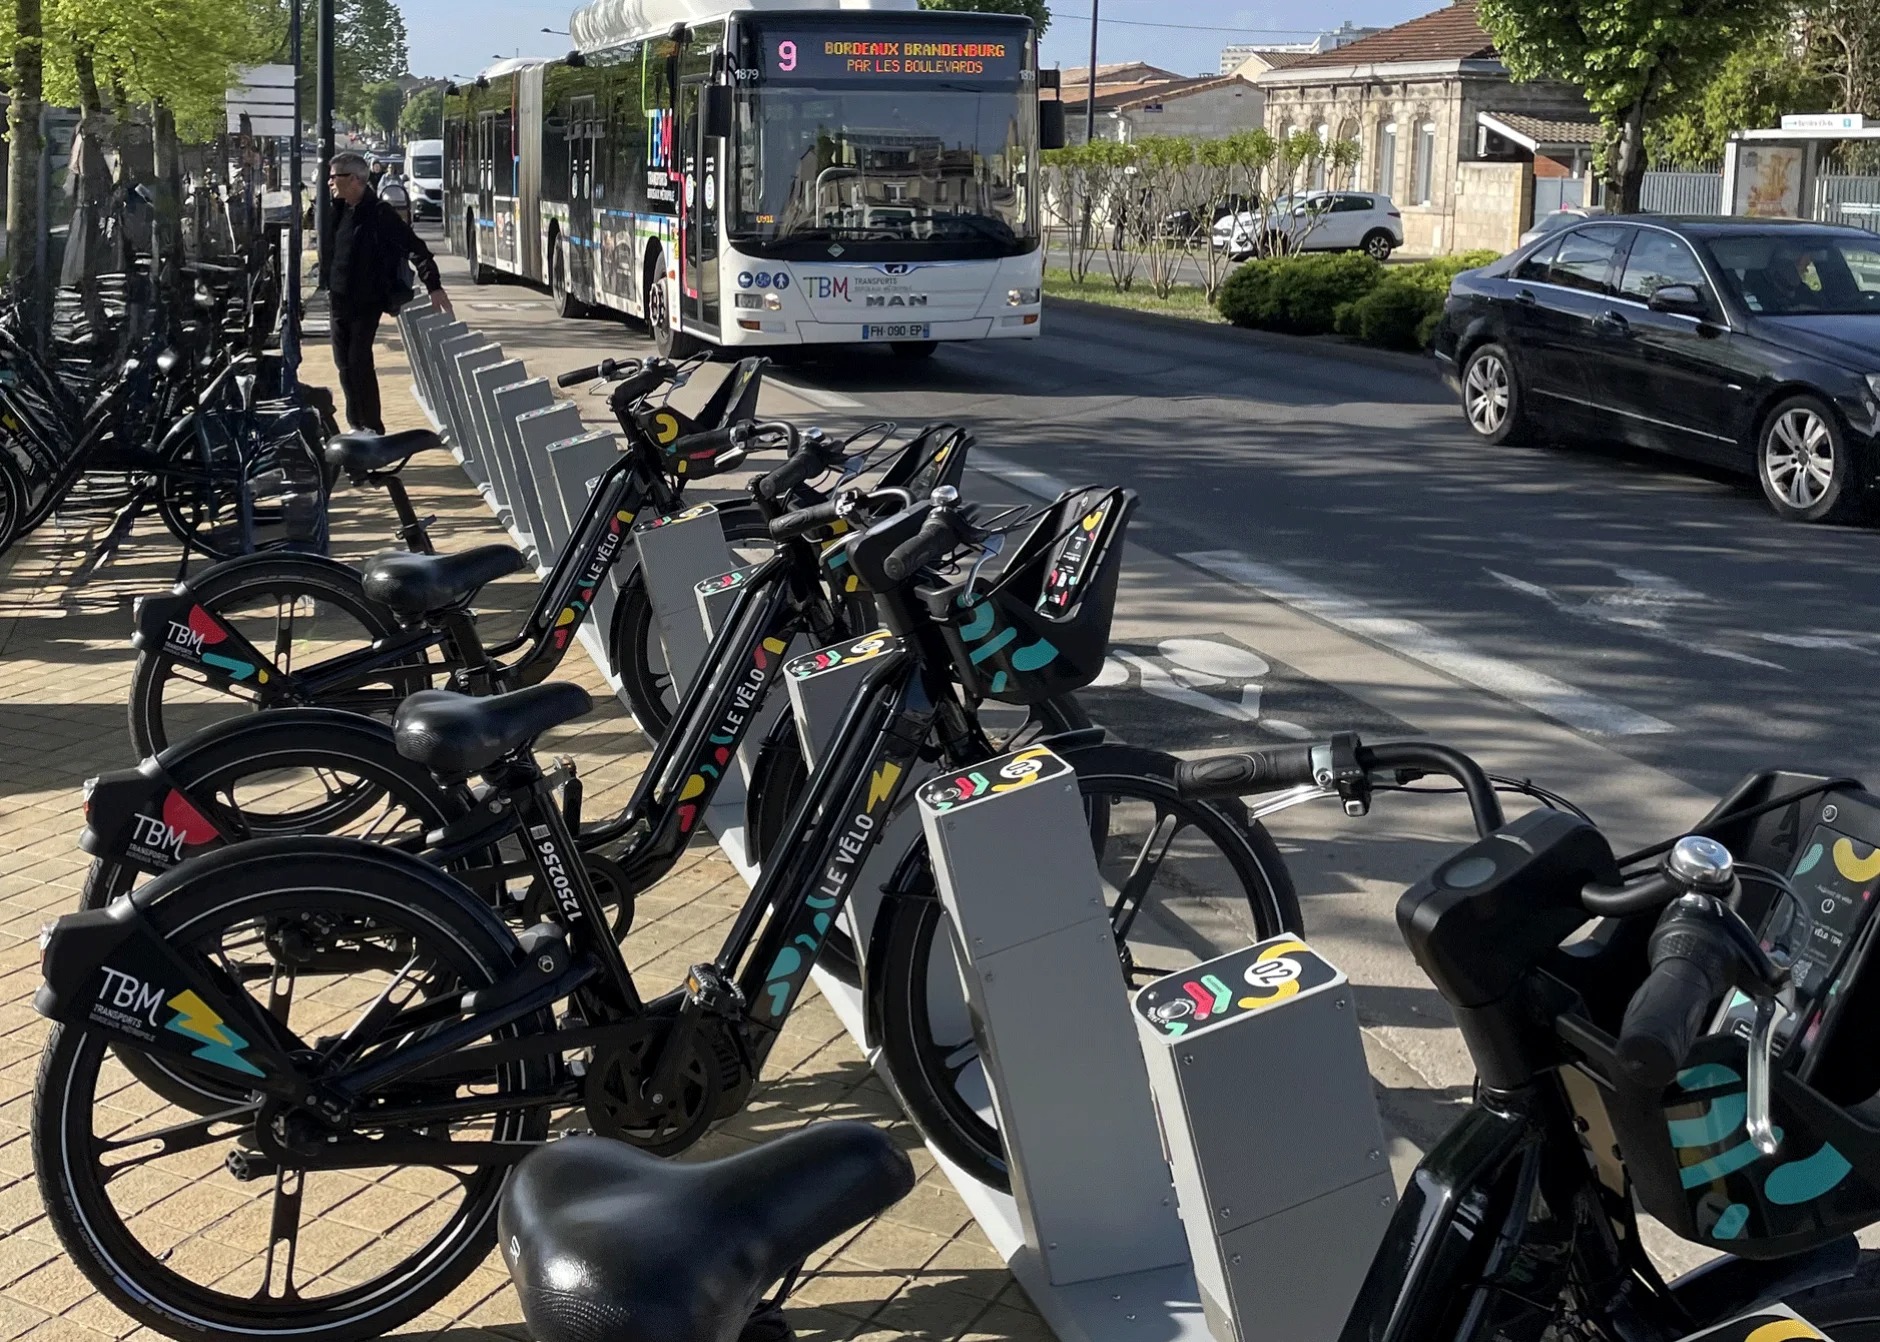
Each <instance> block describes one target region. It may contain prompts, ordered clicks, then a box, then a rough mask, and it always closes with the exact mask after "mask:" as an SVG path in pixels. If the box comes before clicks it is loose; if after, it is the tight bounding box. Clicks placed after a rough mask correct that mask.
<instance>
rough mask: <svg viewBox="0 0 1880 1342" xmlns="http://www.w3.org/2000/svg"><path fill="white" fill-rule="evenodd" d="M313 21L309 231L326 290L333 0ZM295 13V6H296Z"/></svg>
mask: <svg viewBox="0 0 1880 1342" xmlns="http://www.w3.org/2000/svg"><path fill="white" fill-rule="evenodd" d="M319 5H320V8H319V17H318V19H317V21H316V32H317V34H318V35H317V37H316V38H315V43H316V45H317V46H318V48H319V61H320V83H319V89H318V91H317V92H316V93H315V95H314V119H315V120H317V121H318V122H319V123H320V172H319V185H318V186H316V187H315V188H314V192H313V228H314V232H315V233H316V234H317V235H318V244H317V245H318V246H319V248H320V287H321V288H322V289H324V288H326V271H327V256H326V216H327V211H328V210H329V209H330V208H331V205H330V204H329V202H328V200H327V192H326V175H327V172H328V171H329V170H330V168H331V166H332V163H333V84H334V81H333V0H319ZM295 8H296V10H298V8H299V6H298V3H296V6H295Z"/></svg>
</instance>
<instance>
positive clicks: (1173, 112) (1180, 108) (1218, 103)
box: [1060, 55, 1300, 144]
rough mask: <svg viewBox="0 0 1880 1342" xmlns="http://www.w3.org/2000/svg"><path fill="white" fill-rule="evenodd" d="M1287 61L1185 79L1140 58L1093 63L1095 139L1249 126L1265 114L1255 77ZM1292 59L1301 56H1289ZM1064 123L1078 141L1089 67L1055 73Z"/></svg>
mask: <svg viewBox="0 0 1880 1342" xmlns="http://www.w3.org/2000/svg"><path fill="white" fill-rule="evenodd" d="M1282 59H1286V58H1283V57H1278V56H1274V57H1272V58H1271V59H1270V61H1269V62H1268V63H1258V62H1256V63H1255V64H1254V66H1253V68H1251V69H1248V70H1245V71H1241V72H1236V73H1233V74H1226V75H1204V76H1202V77H1201V78H1199V79H1187V78H1184V77H1183V76H1181V75H1178V74H1174V73H1173V72H1171V71H1168V70H1162V69H1158V68H1157V67H1155V66H1153V65H1144V64H1141V63H1140V62H1137V63H1132V64H1127V65H1099V66H1098V67H1097V97H1096V107H1097V118H1096V121H1097V138H1098V139H1100V140H1120V141H1122V142H1124V143H1129V142H1131V141H1134V140H1140V139H1142V138H1143V137H1144V136H1149V135H1181V136H1192V137H1195V138H1198V139H1204V140H1211V139H1218V138H1220V137H1222V136H1224V135H1231V134H1233V133H1234V132H1235V131H1242V130H1253V129H1254V128H1255V127H1257V126H1259V125H1260V124H1261V123H1262V121H1263V119H1264V116H1265V100H1264V97H1263V95H1262V93H1261V91H1260V86H1259V85H1258V84H1257V83H1255V82H1254V76H1255V75H1256V74H1258V73H1263V72H1264V71H1265V70H1267V69H1270V68H1272V65H1273V64H1274V63H1277V62H1278V61H1280V60H1282ZM1291 59H1300V57H1299V56H1298V55H1294V56H1292V57H1291ZM1060 78H1061V80H1062V92H1061V94H1060V96H1061V97H1062V98H1063V99H1064V123H1065V129H1066V131H1067V132H1068V134H1069V138H1070V142H1071V143H1072V144H1082V143H1083V139H1084V127H1085V124H1086V116H1085V110H1084V109H1085V108H1086V107H1087V106H1088V104H1089V102H1090V82H1089V81H1090V71H1089V68H1088V67H1083V68H1079V69H1073V70H1064V71H1062V72H1060Z"/></svg>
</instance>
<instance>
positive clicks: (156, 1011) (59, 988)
mask: <svg viewBox="0 0 1880 1342" xmlns="http://www.w3.org/2000/svg"><path fill="white" fill-rule="evenodd" d="M41 967H42V970H43V972H44V974H45V982H44V983H42V984H41V985H40V987H39V991H38V992H37V993H35V994H34V995H33V1009H34V1010H35V1011H37V1012H38V1013H39V1014H40V1015H42V1016H44V1017H46V1018H47V1019H49V1020H54V1021H57V1022H59V1023H60V1024H61V1025H69V1026H73V1027H75V1028H78V1029H84V1030H97V1031H100V1032H102V1033H104V1034H106V1035H108V1036H110V1037H111V1038H112V1040H113V1041H114V1042H115V1043H116V1044H117V1045H118V1046H120V1047H130V1048H133V1049H137V1050H139V1051H141V1052H145V1053H152V1054H161V1055H164V1056H166V1057H169V1058H172V1059H174V1060H176V1061H177V1062H180V1063H182V1064H184V1065H186V1066H190V1067H193V1068H197V1069H200V1070H202V1071H205V1072H209V1073H211V1074H215V1075H220V1076H224V1077H231V1078H234V1079H236V1080H239V1081H242V1082H245V1083H246V1084H248V1085H250V1086H253V1087H255V1088H257V1089H261V1090H268V1091H274V1092H276V1093H280V1094H284V1095H289V1096H291V1095H294V1094H297V1093H299V1092H301V1091H304V1089H305V1084H304V1083H303V1082H302V1081H300V1080H299V1079H298V1077H296V1075H295V1069H294V1065H293V1062H292V1061H291V1059H290V1058H289V1057H288V1055H287V1053H286V1052H285V1051H284V1050H283V1049H282V1048H280V1047H279V1046H277V1043H276V1035H277V1029H278V1027H276V1026H274V1025H272V1024H270V1023H269V1022H267V1021H265V1020H263V1019H261V1017H260V1013H259V1012H258V1011H257V1010H256V1009H255V1007H254V1006H253V1004H252V999H248V998H247V997H246V995H245V994H241V993H235V992H228V991H226V990H225V989H224V987H223V986H222V984H221V983H220V982H219V980H220V975H219V974H218V973H217V971H216V970H215V969H214V968H213V967H212V966H211V965H210V964H209V962H208V961H207V960H206V959H204V958H203V957H202V956H200V955H195V954H191V953H188V952H185V951H182V950H180V949H179V948H177V947H175V946H173V945H171V944H170V943H169V942H167V941H165V940H164V939H163V938H162V937H160V936H159V935H157V932H156V929H155V928H153V927H151V925H150V922H149V920H148V919H147V918H145V916H144V914H143V911H142V909H141V908H139V906H138V901H136V900H133V899H128V898H126V899H120V900H118V901H117V902H116V903H114V904H112V905H111V907H110V908H108V909H95V910H91V911H88V912H84V913H68V914H66V915H65V916H64V917H63V918H60V919H59V920H58V921H57V922H55V923H54V924H53V925H52V927H51V928H50V929H49V930H48V932H47V933H46V938H45V951H44V953H43V954H42V956H41Z"/></svg>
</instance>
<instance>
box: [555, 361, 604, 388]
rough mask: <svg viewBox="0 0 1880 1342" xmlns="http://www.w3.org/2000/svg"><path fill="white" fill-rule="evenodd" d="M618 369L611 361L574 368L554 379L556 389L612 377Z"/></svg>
mask: <svg viewBox="0 0 1880 1342" xmlns="http://www.w3.org/2000/svg"><path fill="white" fill-rule="evenodd" d="M616 367H618V365H617V364H615V362H614V361H613V360H612V359H602V360H601V361H600V362H599V363H591V364H588V365H587V366H586V367H585V368H576V369H574V370H573V371H571V372H567V373H563V374H562V375H561V376H560V377H558V378H556V379H555V385H556V386H557V387H578V386H580V385H581V384H582V383H583V382H592V381H594V380H595V379H596V378H603V377H612V376H613V375H614V369H615V368H616Z"/></svg>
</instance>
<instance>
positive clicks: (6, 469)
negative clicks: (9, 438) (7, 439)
mask: <svg viewBox="0 0 1880 1342" xmlns="http://www.w3.org/2000/svg"><path fill="white" fill-rule="evenodd" d="M27 511H28V504H27V499H26V482H25V481H24V480H23V479H21V478H20V472H19V468H18V467H17V466H15V465H14V464H13V459H12V456H11V454H10V453H8V451H7V450H6V448H5V446H4V445H0V555H3V554H5V553H6V552H7V551H8V550H10V549H12V548H13V542H15V541H17V540H18V539H19V538H20V537H21V536H23V535H25V534H26V514H27Z"/></svg>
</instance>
